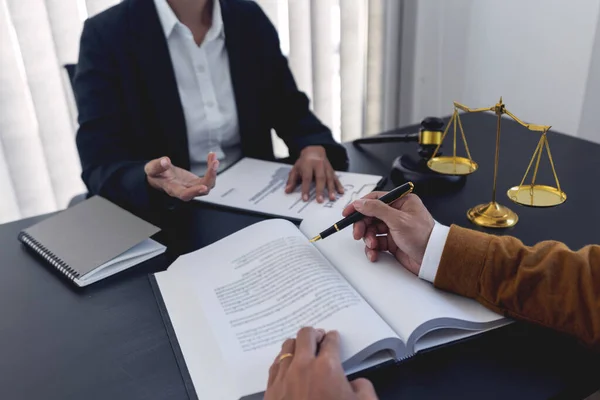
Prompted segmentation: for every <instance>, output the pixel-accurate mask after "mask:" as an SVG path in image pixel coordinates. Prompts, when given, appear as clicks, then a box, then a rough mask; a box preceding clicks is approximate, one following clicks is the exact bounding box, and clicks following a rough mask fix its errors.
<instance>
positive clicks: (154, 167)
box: [144, 157, 171, 176]
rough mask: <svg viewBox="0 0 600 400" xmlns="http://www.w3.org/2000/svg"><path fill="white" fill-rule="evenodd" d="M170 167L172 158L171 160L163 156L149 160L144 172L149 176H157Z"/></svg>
mask: <svg viewBox="0 0 600 400" xmlns="http://www.w3.org/2000/svg"><path fill="white" fill-rule="evenodd" d="M170 167H171V160H169V157H161V158H157V159H155V160H152V161H150V162H148V163H147V164H146V166H145V167H144V172H146V175H148V176H155V175H158V174H162V173H163V172H165V171H166V170H168V169H169V168H170Z"/></svg>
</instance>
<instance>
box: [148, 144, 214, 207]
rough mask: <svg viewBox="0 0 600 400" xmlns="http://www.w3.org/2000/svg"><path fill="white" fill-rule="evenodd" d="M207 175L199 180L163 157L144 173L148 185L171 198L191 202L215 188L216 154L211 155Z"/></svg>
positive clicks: (152, 162) (153, 162)
mask: <svg viewBox="0 0 600 400" xmlns="http://www.w3.org/2000/svg"><path fill="white" fill-rule="evenodd" d="M207 163H208V169H207V170H206V175H204V177H202V178H199V177H197V176H196V175H194V174H192V173H191V172H190V171H187V170H185V169H183V168H179V167H176V166H174V165H173V164H171V160H170V159H169V157H161V158H157V159H155V160H152V161H150V162H148V163H147V164H146V166H145V167H144V171H145V172H146V177H147V179H148V183H149V184H150V186H152V187H153V188H154V189H157V190H162V191H164V192H165V193H166V194H168V195H169V196H171V197H176V198H178V199H180V200H183V201H190V200H191V199H193V198H194V197H196V196H205V195H207V194H208V193H209V192H210V190H211V189H212V188H213V187H215V182H216V180H217V169H219V160H217V157H216V155H215V153H209V154H208V158H207Z"/></svg>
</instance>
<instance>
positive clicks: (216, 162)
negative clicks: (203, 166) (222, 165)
mask: <svg viewBox="0 0 600 400" xmlns="http://www.w3.org/2000/svg"><path fill="white" fill-rule="evenodd" d="M218 169H219V160H217V161H215V162H214V163H213V170H214V171H217V170H218Z"/></svg>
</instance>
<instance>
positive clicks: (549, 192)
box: [506, 185, 567, 207]
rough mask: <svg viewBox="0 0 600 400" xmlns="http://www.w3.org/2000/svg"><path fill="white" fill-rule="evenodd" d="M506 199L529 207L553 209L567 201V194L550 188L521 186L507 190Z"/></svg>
mask: <svg viewBox="0 0 600 400" xmlns="http://www.w3.org/2000/svg"><path fill="white" fill-rule="evenodd" d="M506 194H507V195H508V198H509V199H511V200H512V201H514V202H515V203H517V204H522V205H524V206H529V207H554V206H557V205H559V204H562V203H564V202H565V201H566V200H567V194H566V193H565V192H563V191H562V190H558V189H557V188H555V187H552V186H546V185H533V186H532V185H522V186H515V187H512V188H510V189H508V192H506Z"/></svg>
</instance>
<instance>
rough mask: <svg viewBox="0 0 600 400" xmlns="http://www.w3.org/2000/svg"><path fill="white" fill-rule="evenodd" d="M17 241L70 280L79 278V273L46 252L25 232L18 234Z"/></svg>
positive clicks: (51, 253)
mask: <svg viewBox="0 0 600 400" xmlns="http://www.w3.org/2000/svg"><path fill="white" fill-rule="evenodd" d="M19 240H20V241H21V242H23V243H25V244H26V245H27V246H29V247H30V248H31V249H32V250H33V251H35V252H36V253H37V254H39V255H40V256H41V257H42V258H43V259H44V260H46V261H48V262H49V263H50V264H51V265H52V266H53V267H54V268H56V269H57V270H59V271H60V272H61V273H62V274H63V275H65V276H66V277H67V278H69V279H70V280H75V279H76V278H79V275H80V274H79V273H77V271H75V270H74V269H73V268H71V267H69V266H68V265H67V264H66V263H65V262H64V261H62V260H61V259H60V258H58V257H57V256H56V255H55V254H54V253H53V252H51V251H50V250H48V249H47V248H46V247H45V246H44V245H42V244H41V243H40V242H38V241H37V240H35V239H34V238H33V237H31V236H30V235H28V234H27V233H25V232H21V233H19Z"/></svg>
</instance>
